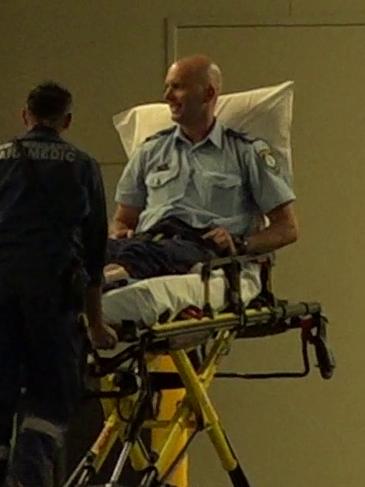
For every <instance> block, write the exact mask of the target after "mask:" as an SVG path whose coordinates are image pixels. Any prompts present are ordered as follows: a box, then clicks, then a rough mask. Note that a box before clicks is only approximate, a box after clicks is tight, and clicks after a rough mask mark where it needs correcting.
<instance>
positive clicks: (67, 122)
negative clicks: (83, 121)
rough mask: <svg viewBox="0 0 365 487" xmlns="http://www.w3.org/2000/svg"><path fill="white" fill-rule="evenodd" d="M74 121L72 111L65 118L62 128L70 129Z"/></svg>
mask: <svg viewBox="0 0 365 487" xmlns="http://www.w3.org/2000/svg"><path fill="white" fill-rule="evenodd" d="M71 122H72V113H68V114H67V115H65V117H64V119H63V124H62V129H68V128H69V126H70V125H71Z"/></svg>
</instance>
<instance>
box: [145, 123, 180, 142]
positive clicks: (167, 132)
mask: <svg viewBox="0 0 365 487" xmlns="http://www.w3.org/2000/svg"><path fill="white" fill-rule="evenodd" d="M175 128H176V125H172V126H171V127H169V128H167V129H164V130H160V131H159V132H156V133H155V134H153V135H150V136H149V137H147V138H146V139H144V141H143V142H149V141H150V140H155V139H159V138H160V137H163V136H165V135H170V134H172V133H173V132H174V130H175Z"/></svg>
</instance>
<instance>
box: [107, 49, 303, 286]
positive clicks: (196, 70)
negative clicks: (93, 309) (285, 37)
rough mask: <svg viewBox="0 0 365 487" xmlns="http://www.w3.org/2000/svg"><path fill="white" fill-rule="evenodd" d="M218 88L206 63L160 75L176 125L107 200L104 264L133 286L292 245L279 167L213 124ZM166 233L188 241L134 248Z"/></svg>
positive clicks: (262, 146)
mask: <svg viewBox="0 0 365 487" xmlns="http://www.w3.org/2000/svg"><path fill="white" fill-rule="evenodd" d="M221 86H222V77H221V72H220V69H219V67H218V66H217V65H216V64H214V63H213V62H212V61H211V60H210V59H209V58H207V57H206V56H202V55H195V56H191V57H187V58H183V59H180V60H178V61H176V62H175V63H173V64H172V66H171V67H170V69H169V70H168V72H167V76H166V80H165V93H164V98H165V100H166V102H167V103H168V105H169V107H170V111H171V118H172V121H173V122H175V125H174V126H173V127H171V128H170V129H167V130H164V131H161V132H159V133H157V134H155V135H154V136H152V137H150V138H148V139H147V140H146V141H145V142H144V143H143V144H142V145H141V146H140V147H139V149H137V151H136V152H135V154H134V155H133V156H132V158H131V159H130V161H129V163H128V164H127V166H126V168H125V170H124V172H123V174H122V176H121V178H120V180H119V183H118V186H117V191H116V202H117V209H116V212H115V215H114V219H113V222H112V226H111V233H110V236H111V238H112V239H114V240H109V244H110V245H109V257H108V260H109V261H110V262H113V261H114V262H118V264H120V265H122V266H123V267H124V269H125V270H126V271H127V274H129V275H131V276H132V277H152V275H159V274H164V273H184V272H187V271H188V270H189V267H191V266H192V265H193V264H194V263H196V262H197V261H200V260H204V259H206V258H207V257H209V255H211V253H212V252H213V253H214V252H215V254H218V255H219V254H222V253H229V252H230V253H232V252H236V251H238V252H239V253H265V252H270V251H272V250H275V249H278V248H280V247H283V246H285V245H287V244H290V243H292V242H294V241H296V239H297V236H298V225H297V220H296V216H295V211H294V207H293V201H294V199H295V196H294V193H293V191H292V189H291V185H290V182H289V181H288V180H287V177H286V175H285V173H284V171H283V168H282V167H281V162H280V159H279V158H277V157H276V156H275V154H273V153H272V152H271V150H270V147H269V146H268V145H267V144H266V143H265V142H264V141H262V140H250V139H249V138H248V137H247V136H246V135H244V134H241V133H238V132H235V131H234V130H232V129H229V128H226V127H224V126H223V125H222V124H221V123H220V122H219V120H217V119H216V118H215V116H214V111H215V105H216V102H217V98H218V95H219V93H220V91H221ZM264 216H266V217H267V219H268V220H269V222H270V225H269V226H267V227H264V226H263V224H262V223H263V218H264ZM170 223H172V225H173V227H174V226H176V224H177V226H181V227H182V234H184V227H186V229H187V235H188V236H186V235H185V236H184V235H182V238H173V239H171V238H169V239H162V240H161V241H160V242H154V241H152V242H150V241H148V239H147V241H145V240H146V239H144V238H142V239H141V238H140V236H141V235H142V236H143V235H156V234H157V233H158V232H159V231H161V229H162V232H161V233H162V234H163V235H168V234H169V232H168V231H165V228H166V226H169V224H170ZM191 230H192V231H193V232H195V234H196V235H197V237H196V238H195V241H194V238H190V237H189V235H191ZM189 232H190V233H189ZM172 233H174V230H172ZM177 233H179V232H177ZM133 235H135V238H132V239H131V238H130V237H132V236H133ZM124 237H127V238H124ZM128 237H129V238H128ZM179 237H181V235H179ZM120 239H122V240H120ZM202 243H203V245H202ZM204 243H205V245H204ZM149 269H152V271H151V272H150V271H149ZM144 274H147V275H144Z"/></svg>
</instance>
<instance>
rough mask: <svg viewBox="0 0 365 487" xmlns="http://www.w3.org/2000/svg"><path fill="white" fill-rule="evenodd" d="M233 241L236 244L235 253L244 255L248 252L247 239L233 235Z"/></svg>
mask: <svg viewBox="0 0 365 487" xmlns="http://www.w3.org/2000/svg"><path fill="white" fill-rule="evenodd" d="M233 242H234V244H235V246H236V249H237V253H238V254H239V255H245V254H247V253H248V240H247V238H245V237H241V236H238V235H235V236H234V238H233Z"/></svg>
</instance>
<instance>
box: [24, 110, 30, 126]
mask: <svg viewBox="0 0 365 487" xmlns="http://www.w3.org/2000/svg"><path fill="white" fill-rule="evenodd" d="M22 120H23V123H24V125H25V126H26V127H27V128H28V127H29V126H30V125H31V120H30V114H29V111H28V110H27V109H26V108H23V110H22Z"/></svg>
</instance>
